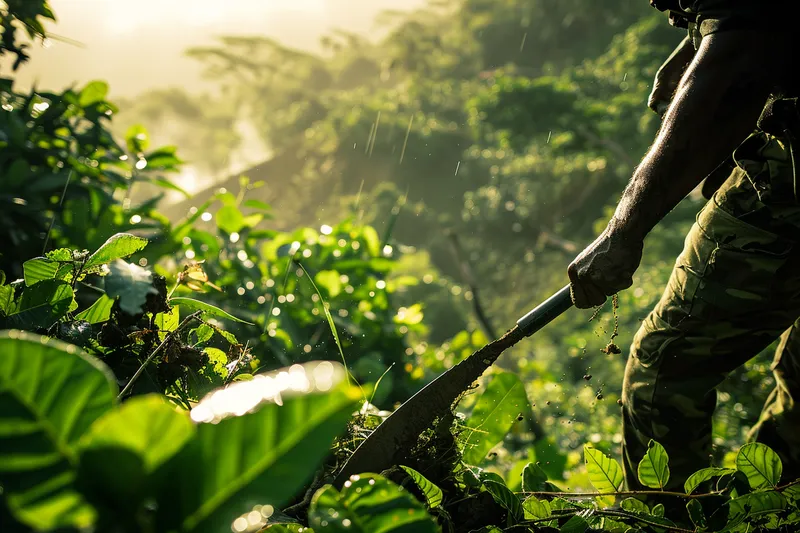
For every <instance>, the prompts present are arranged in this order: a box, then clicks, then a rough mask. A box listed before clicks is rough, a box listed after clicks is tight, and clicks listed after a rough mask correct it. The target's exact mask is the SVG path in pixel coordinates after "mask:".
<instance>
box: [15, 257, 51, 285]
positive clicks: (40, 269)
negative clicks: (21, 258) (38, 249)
mask: <svg viewBox="0 0 800 533" xmlns="http://www.w3.org/2000/svg"><path fill="white" fill-rule="evenodd" d="M58 267H59V264H58V263H55V262H53V261H50V260H49V259H47V258H45V257H37V258H35V259H28V260H27V261H25V262H24V263H22V272H23V275H24V277H25V285H26V286H28V287H30V286H31V285H35V284H36V283H39V282H40V281H43V280H46V279H53V278H55V277H56V273H57V272H58Z"/></svg>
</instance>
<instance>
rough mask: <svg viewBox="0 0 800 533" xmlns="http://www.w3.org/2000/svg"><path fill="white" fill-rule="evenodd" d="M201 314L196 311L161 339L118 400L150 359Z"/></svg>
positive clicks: (137, 377) (140, 373)
mask: <svg viewBox="0 0 800 533" xmlns="http://www.w3.org/2000/svg"><path fill="white" fill-rule="evenodd" d="M201 314H203V312H202V311H195V312H194V313H192V314H191V315H189V316H187V317H186V318H184V319H183V322H181V323H180V324H179V325H178V327H177V328H175V329H174V330H173V331H170V332H169V333H167V336H166V337H164V340H163V341H161V344H159V345H158V347H157V348H156V349H155V350H153V353H151V354H150V355H149V356H148V357H147V359H145V361H144V363H142V365H141V366H140V367H139V368H138V369H137V370H136V373H135V374H134V375H133V377H132V378H131V379H130V380H129V381H128V383H127V385H125V388H123V389H122V392H120V393H119V396H117V399H118V400H120V399H122V397H123V396H125V393H127V392H128V391H129V390H130V389H131V388H132V387H133V384H134V383H136V380H137V379H139V376H141V375H142V372H144V369H145V368H146V367H147V365H149V364H150V361H152V360H153V359H155V357H156V356H157V355H158V354H159V353H161V352H162V351H163V350H164V348H166V346H167V344H169V341H171V340H172V338H173V337H174V336H175V335H177V334H178V333H180V332H181V331H182V330H183V329H184V328H185V327H186V326H187V325H188V324H189V322H191V321H192V320H196V319H198V318H199V317H200V315H201Z"/></svg>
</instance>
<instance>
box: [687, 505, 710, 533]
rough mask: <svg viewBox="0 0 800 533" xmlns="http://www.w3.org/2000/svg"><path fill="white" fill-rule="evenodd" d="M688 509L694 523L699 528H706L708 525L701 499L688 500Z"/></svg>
mask: <svg viewBox="0 0 800 533" xmlns="http://www.w3.org/2000/svg"><path fill="white" fill-rule="evenodd" d="M686 511H687V512H688V513H689V518H690V519H691V520H692V523H693V524H694V525H695V526H696V527H697V528H699V529H705V528H706V527H707V526H708V521H707V520H706V514H705V511H703V505H702V504H701V503H700V501H699V500H689V501H688V502H686Z"/></svg>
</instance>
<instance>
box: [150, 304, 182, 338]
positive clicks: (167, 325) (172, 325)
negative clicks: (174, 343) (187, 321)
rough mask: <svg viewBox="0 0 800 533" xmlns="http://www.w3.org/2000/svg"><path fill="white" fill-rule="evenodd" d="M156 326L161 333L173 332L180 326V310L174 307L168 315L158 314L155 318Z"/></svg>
mask: <svg viewBox="0 0 800 533" xmlns="http://www.w3.org/2000/svg"><path fill="white" fill-rule="evenodd" d="M155 322H156V326H157V327H158V329H159V330H161V331H163V332H170V331H175V330H176V329H177V328H178V325H179V324H180V322H181V320H180V308H179V307H178V306H177V305H176V306H175V307H173V308H172V309H171V310H170V311H169V312H168V313H158V314H157V315H156V317H155Z"/></svg>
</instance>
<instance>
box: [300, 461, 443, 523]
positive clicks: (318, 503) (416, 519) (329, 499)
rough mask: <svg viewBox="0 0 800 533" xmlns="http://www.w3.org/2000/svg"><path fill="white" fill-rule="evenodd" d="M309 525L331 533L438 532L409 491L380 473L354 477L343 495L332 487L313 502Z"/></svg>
mask: <svg viewBox="0 0 800 533" xmlns="http://www.w3.org/2000/svg"><path fill="white" fill-rule="evenodd" d="M308 515H309V522H310V525H311V527H312V528H314V529H315V530H317V531H326V532H330V533H435V532H438V531H440V529H439V526H437V525H436V522H434V520H433V518H432V517H431V516H430V515H429V514H428V513H427V512H426V511H425V507H423V506H422V504H421V503H419V502H418V501H417V500H416V499H415V498H414V497H413V496H412V495H411V494H409V493H408V491H406V490H403V488H402V487H398V486H397V485H395V484H394V483H392V482H391V481H389V480H388V479H386V478H384V477H382V476H379V475H376V474H364V475H359V476H353V477H352V478H351V479H350V480H349V481H347V482H345V484H344V487H342V491H341V492H339V491H337V490H336V489H334V488H333V487H332V486H331V485H326V486H325V487H323V488H321V489H320V490H318V491H317V493H316V494H315V495H314V498H313V499H312V500H311V507H310V509H309V513H308Z"/></svg>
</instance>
